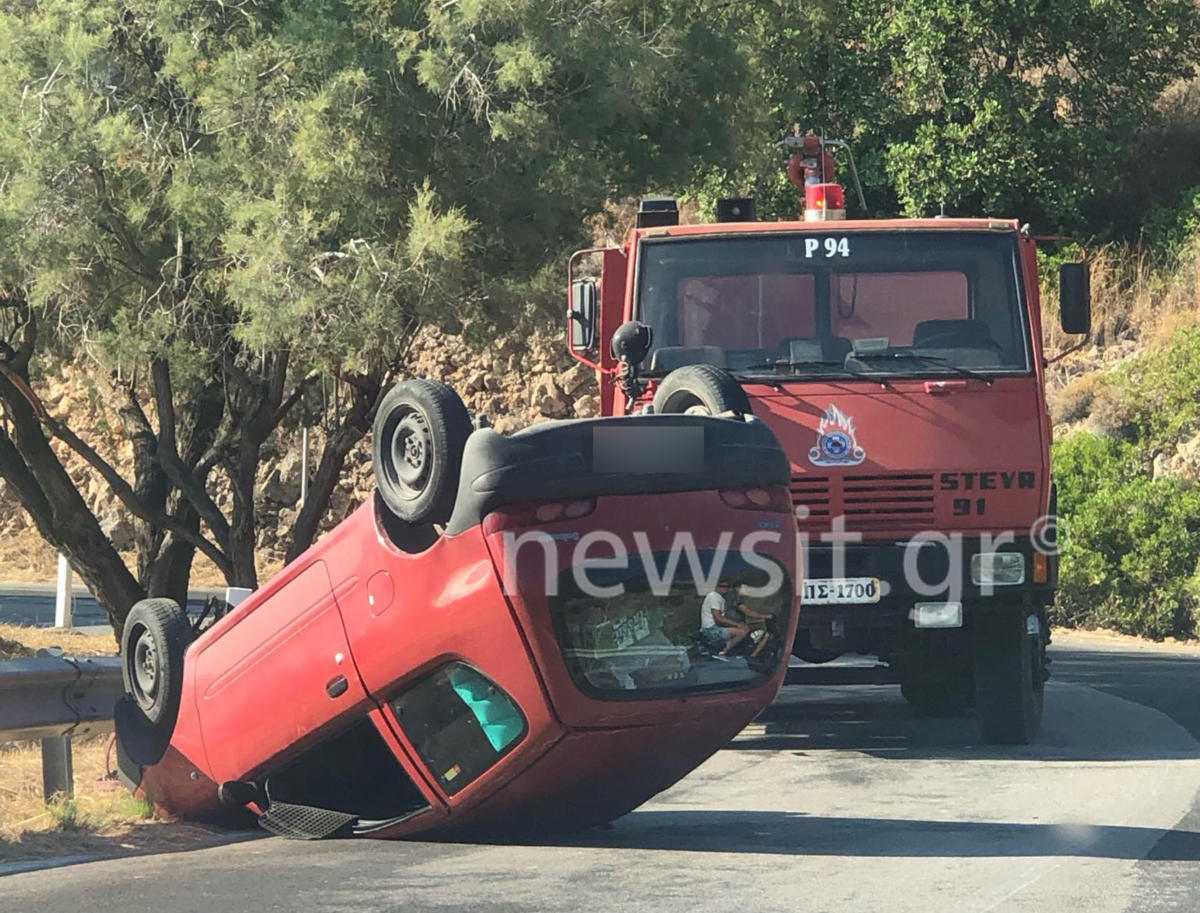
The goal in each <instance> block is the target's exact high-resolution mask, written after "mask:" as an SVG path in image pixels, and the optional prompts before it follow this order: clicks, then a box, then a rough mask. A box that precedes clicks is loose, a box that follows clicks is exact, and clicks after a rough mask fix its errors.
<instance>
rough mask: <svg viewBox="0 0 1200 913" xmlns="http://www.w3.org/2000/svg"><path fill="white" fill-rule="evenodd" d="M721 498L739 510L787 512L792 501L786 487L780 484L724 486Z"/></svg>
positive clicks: (790, 507)
mask: <svg viewBox="0 0 1200 913" xmlns="http://www.w3.org/2000/svg"><path fill="white" fill-rule="evenodd" d="M720 495H721V500H722V501H724V502H725V503H726V504H728V505H729V506H730V507H736V508H738V509H739V510H770V511H777V512H781V513H788V512H790V511H791V509H792V502H791V500H790V499H789V498H788V493H787V489H785V488H783V487H782V486H772V487H771V488H726V489H724V490H723V491H721V492H720Z"/></svg>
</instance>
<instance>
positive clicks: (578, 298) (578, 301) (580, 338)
mask: <svg viewBox="0 0 1200 913" xmlns="http://www.w3.org/2000/svg"><path fill="white" fill-rule="evenodd" d="M568 322H569V324H570V325H569V327H568V332H569V333H570V338H571V348H572V349H574V350H576V351H586V350H588V349H590V348H592V346H594V345H595V344H596V280H594V279H576V280H575V281H574V282H572V283H571V311H570V314H569V315H568Z"/></svg>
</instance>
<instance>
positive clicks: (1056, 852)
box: [521, 809, 1200, 862]
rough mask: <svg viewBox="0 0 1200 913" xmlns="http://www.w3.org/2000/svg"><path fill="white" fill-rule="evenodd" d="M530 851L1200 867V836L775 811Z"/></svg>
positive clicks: (632, 826) (592, 835)
mask: <svg viewBox="0 0 1200 913" xmlns="http://www.w3.org/2000/svg"><path fill="white" fill-rule="evenodd" d="M521 845H525V846H570V847H594V848H597V849H599V848H605V849H642V850H686V851H692V852H711V853H721V854H722V855H728V854H730V853H765V854H775V855H785V856H863V857H884V856H893V857H916V858H937V857H944V858H968V857H975V858H983V857H1008V856H1081V857H1087V858H1096V859H1130V860H1136V859H1142V858H1144V857H1147V855H1149V858H1152V859H1155V860H1166V861H1178V862H1198V861H1200V833H1196V832H1193V831H1166V830H1161V829H1158V828H1147V827H1125V826H1114V825H1087V824H1072V825H1066V824H1015V823H1014V824H1009V823H1004V822H996V821H921V820H912V819H891V818H829V817H817V816H810V815H804V814H799V813H794V812H771V811H717V810H711V809H698V810H695V811H668V810H651V809H646V810H642V811H635V812H632V813H630V814H629V815H627V816H626V817H624V818H622V819H621V820H620V821H618V822H617V823H616V825H614V826H613V827H612V828H610V829H608V830H593V831H588V832H586V833H583V834H578V835H567V836H564V837H563V838H562V839H561V840H560V841H541V840H538V841H528V842H522V844H521Z"/></svg>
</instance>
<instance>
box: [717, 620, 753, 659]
mask: <svg viewBox="0 0 1200 913" xmlns="http://www.w3.org/2000/svg"><path fill="white" fill-rule="evenodd" d="M725 630H726V631H727V632H728V633H729V643H727V644H726V645H725V649H724V650H722V651H721V654H720V655H721V656H728V655H729V651H730V650H732V649H733V648H734V647H736V646H737V645H738V644H740V643H741V642H742V641H743V640H745V639H746V638H747V637H749V636H750V629H749V628H747V627H746V626H745V625H738V626H737V627H736V628H726V629H725Z"/></svg>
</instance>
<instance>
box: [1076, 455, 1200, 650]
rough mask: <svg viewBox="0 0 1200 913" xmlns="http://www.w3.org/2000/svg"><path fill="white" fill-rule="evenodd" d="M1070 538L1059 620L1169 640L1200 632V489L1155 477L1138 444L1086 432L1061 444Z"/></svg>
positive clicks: (1174, 480) (1173, 480)
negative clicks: (1199, 624)
mask: <svg viewBox="0 0 1200 913" xmlns="http://www.w3.org/2000/svg"><path fill="white" fill-rule="evenodd" d="M1054 477H1055V480H1056V482H1057V485H1058V495H1059V512H1060V515H1062V516H1063V517H1065V518H1066V520H1067V521H1068V523H1069V537H1068V539H1067V543H1066V548H1065V550H1064V553H1063V556H1062V560H1061V565H1060V569H1059V589H1058V598H1057V602H1056V604H1055V606H1054V608H1053V610H1052V617H1053V620H1054V621H1055V622H1056V623H1059V624H1069V625H1084V626H1103V627H1109V628H1115V629H1116V630H1119V631H1124V632H1126V633H1129V634H1136V635H1140V636H1145V637H1152V638H1156V639H1160V638H1163V637H1168V636H1183V637H1186V636H1192V635H1194V634H1195V633H1196V626H1197V621H1198V618H1197V610H1196V609H1197V605H1198V602H1197V600H1198V597H1200V576H1198V575H1197V561H1198V560H1200V490H1198V489H1196V488H1192V487H1189V486H1186V485H1184V484H1183V483H1181V482H1180V481H1179V480H1177V479H1171V478H1163V479H1157V480H1151V479H1150V478H1148V477H1147V474H1146V471H1145V469H1144V467H1143V465H1142V461H1141V460H1140V458H1139V456H1138V453H1137V451H1136V450H1135V448H1133V447H1132V446H1131V445H1130V444H1127V443H1124V442H1121V441H1114V440H1108V439H1104V438H1100V437H1096V436H1095V435H1092V434H1087V433H1077V434H1074V435H1071V436H1070V437H1067V438H1064V439H1062V440H1060V441H1058V442H1056V444H1055V447H1054Z"/></svg>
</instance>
